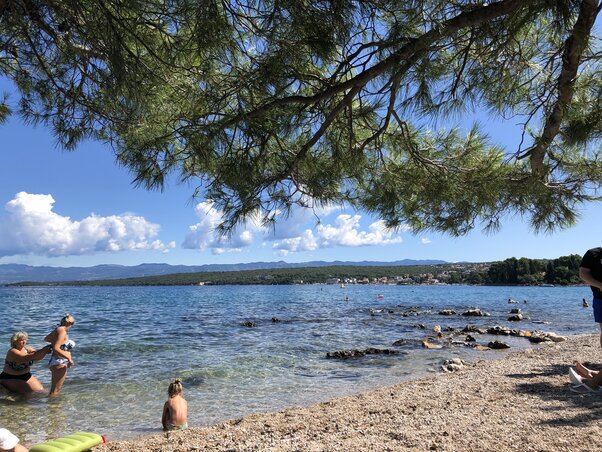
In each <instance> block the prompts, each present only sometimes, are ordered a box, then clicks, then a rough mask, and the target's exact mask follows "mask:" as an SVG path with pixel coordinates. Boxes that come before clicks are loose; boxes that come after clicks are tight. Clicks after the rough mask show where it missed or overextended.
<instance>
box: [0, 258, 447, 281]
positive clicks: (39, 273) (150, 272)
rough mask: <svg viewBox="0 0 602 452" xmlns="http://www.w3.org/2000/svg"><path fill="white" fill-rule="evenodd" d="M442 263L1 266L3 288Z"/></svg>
mask: <svg viewBox="0 0 602 452" xmlns="http://www.w3.org/2000/svg"><path fill="white" fill-rule="evenodd" d="M446 263H447V262H445V261H441V260H428V259H425V260H414V259H403V260H399V261H393V262H376V261H362V262H348V261H334V262H325V261H312V262H297V263H288V262H284V261H278V262H251V263H246V264H206V265H169V264H140V265H135V266H125V265H96V266H94V267H47V266H40V267H37V266H30V265H22V264H0V284H11V283H16V282H22V281H36V282H60V281H97V280H104V279H122V278H142V277H146V276H162V275H171V274H175V273H204V272H232V271H241V270H265V269H279V268H304V267H331V266H358V267H383V266H386V267H396V266H420V265H436V264H446Z"/></svg>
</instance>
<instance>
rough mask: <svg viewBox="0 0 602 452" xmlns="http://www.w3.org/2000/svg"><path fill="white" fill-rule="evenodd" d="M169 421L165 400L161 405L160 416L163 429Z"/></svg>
mask: <svg viewBox="0 0 602 452" xmlns="http://www.w3.org/2000/svg"><path fill="white" fill-rule="evenodd" d="M168 421H169V406H168V403H167V402H165V404H164V405H163V415H162V416H161V424H163V430H167V422H168Z"/></svg>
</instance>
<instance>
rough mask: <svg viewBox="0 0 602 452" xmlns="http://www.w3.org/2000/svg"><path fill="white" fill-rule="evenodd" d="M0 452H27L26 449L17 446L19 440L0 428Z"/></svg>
mask: <svg viewBox="0 0 602 452" xmlns="http://www.w3.org/2000/svg"><path fill="white" fill-rule="evenodd" d="M0 452H27V448H26V447H24V446H21V445H20V444H19V438H17V437H16V436H15V435H13V434H12V433H11V432H9V431H8V430H6V429H5V428H0Z"/></svg>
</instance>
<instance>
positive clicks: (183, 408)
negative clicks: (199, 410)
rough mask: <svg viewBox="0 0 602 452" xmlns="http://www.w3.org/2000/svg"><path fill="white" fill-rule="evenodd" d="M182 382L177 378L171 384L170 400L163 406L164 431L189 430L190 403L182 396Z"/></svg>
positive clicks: (168, 391)
mask: <svg viewBox="0 0 602 452" xmlns="http://www.w3.org/2000/svg"><path fill="white" fill-rule="evenodd" d="M182 391H183V387H182V381H181V380H180V379H179V378H176V379H175V380H174V382H173V383H170V384H169V389H168V390H167V394H168V395H169V399H167V402H165V405H163V416H162V418H161V422H162V423H163V430H184V429H186V428H188V419H187V418H188V403H187V402H186V399H184V397H183V396H182Z"/></svg>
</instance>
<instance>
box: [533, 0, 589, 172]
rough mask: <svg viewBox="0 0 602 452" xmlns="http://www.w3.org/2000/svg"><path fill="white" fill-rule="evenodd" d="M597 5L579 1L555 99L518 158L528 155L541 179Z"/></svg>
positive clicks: (571, 89)
mask: <svg viewBox="0 0 602 452" xmlns="http://www.w3.org/2000/svg"><path fill="white" fill-rule="evenodd" d="M598 11H599V9H598V2H597V1H596V0H583V2H581V7H580V9H579V17H578V18H577V21H576V22H575V25H574V27H573V30H572V33H571V35H570V36H569V37H568V38H567V39H566V40H565V44H564V53H563V55H562V69H561V71H560V75H559V76H558V81H557V83H556V87H557V90H558V98H557V100H556V104H555V105H554V108H553V109H552V112H551V113H550V114H549V115H548V117H547V118H546V122H545V126H544V129H543V132H542V134H541V137H540V138H539V139H538V140H537V143H536V144H535V146H533V147H532V148H531V149H530V151H528V152H527V153H526V154H524V155H523V156H522V157H525V156H527V155H530V160H531V171H532V172H533V174H534V175H535V176H538V177H543V176H545V173H546V170H545V167H544V158H545V155H546V152H547V151H548V149H549V147H550V145H551V144H552V141H554V138H556V135H558V133H559V132H560V125H561V123H562V120H563V118H564V113H565V111H566V109H567V107H568V106H569V104H570V103H571V99H572V97H573V84H574V82H575V80H576V78H577V70H578V69H579V63H580V60H581V57H582V55H583V52H584V50H585V48H586V47H587V42H588V39H589V37H590V34H591V30H592V27H593V25H594V22H595V21H596V16H597V14H598Z"/></svg>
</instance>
